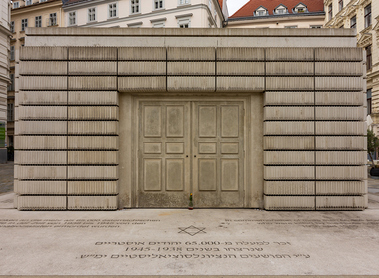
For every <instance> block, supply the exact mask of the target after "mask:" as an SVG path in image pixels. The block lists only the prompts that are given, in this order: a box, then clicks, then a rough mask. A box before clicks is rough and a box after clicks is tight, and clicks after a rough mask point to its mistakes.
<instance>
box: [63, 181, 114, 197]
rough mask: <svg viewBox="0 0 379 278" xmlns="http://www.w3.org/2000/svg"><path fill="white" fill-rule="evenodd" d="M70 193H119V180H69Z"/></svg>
mask: <svg viewBox="0 0 379 278" xmlns="http://www.w3.org/2000/svg"><path fill="white" fill-rule="evenodd" d="M67 183H68V187H67V189H68V192H67V194H68V195H117V194H118V188H117V181H68V182H67Z"/></svg>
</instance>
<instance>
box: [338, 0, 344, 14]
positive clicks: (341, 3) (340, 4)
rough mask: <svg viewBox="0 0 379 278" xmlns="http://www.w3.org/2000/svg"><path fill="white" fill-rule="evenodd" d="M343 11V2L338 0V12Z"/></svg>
mask: <svg viewBox="0 0 379 278" xmlns="http://www.w3.org/2000/svg"><path fill="white" fill-rule="evenodd" d="M342 9H343V0H338V10H339V11H340V10H342Z"/></svg>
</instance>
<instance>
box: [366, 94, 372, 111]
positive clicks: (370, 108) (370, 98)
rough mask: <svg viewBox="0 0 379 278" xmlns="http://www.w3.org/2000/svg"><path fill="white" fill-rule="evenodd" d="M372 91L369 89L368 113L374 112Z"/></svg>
mask: <svg viewBox="0 0 379 278" xmlns="http://www.w3.org/2000/svg"><path fill="white" fill-rule="evenodd" d="M371 100H372V92H371V89H368V90H367V115H370V114H371V113H372V101H371Z"/></svg>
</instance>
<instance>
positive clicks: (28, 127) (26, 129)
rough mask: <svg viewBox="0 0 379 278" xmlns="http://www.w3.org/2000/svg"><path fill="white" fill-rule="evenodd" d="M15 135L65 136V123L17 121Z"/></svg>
mask: <svg viewBox="0 0 379 278" xmlns="http://www.w3.org/2000/svg"><path fill="white" fill-rule="evenodd" d="M15 130H16V133H17V134H19V135H29V134H30V135H35V134H40V135H50V134H51V135H58V134H61V135H65V134H67V122H66V121H19V122H17V124H16V128H15Z"/></svg>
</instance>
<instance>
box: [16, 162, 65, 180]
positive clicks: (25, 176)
mask: <svg viewBox="0 0 379 278" xmlns="http://www.w3.org/2000/svg"><path fill="white" fill-rule="evenodd" d="M17 177H18V179H19V180H32V179H34V180H64V179H66V178H67V167H66V166H46V165H44V166H24V165H18V167H17Z"/></svg>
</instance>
